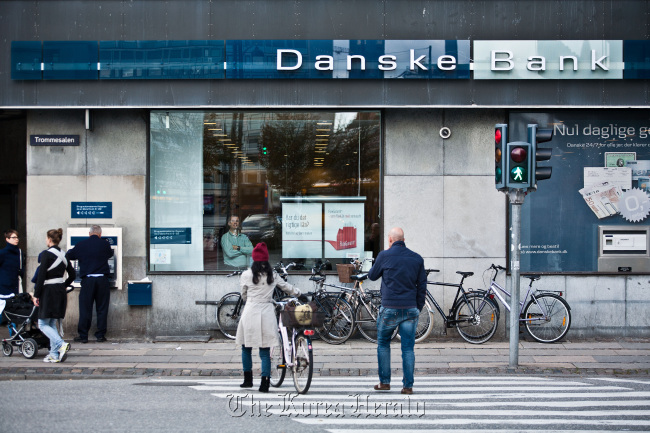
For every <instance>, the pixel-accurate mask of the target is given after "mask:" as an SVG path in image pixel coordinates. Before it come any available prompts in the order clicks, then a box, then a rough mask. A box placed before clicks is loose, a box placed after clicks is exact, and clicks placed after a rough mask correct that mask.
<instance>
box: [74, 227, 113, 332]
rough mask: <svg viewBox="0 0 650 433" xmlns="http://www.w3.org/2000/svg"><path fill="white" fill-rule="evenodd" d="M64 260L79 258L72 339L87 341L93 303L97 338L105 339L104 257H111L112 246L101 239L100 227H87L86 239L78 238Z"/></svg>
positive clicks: (106, 292) (107, 286) (106, 285)
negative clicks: (95, 313)
mask: <svg viewBox="0 0 650 433" xmlns="http://www.w3.org/2000/svg"><path fill="white" fill-rule="evenodd" d="M65 257H66V258H67V259H68V260H78V261H79V274H80V275H81V292H79V324H78V325H77V331H78V333H79V335H78V336H77V337H75V339H74V341H76V342H80V343H88V330H89V329H90V324H91V322H92V318H93V304H95V309H96V311H97V332H95V337H96V338H97V342H100V343H101V342H102V341H106V329H107V327H108V324H107V322H108V305H109V303H110V298H111V291H110V284H109V281H108V275H109V274H110V272H111V269H110V266H109V265H108V259H110V258H111V257H113V249H112V248H111V245H110V244H109V243H108V241H107V240H106V239H102V228H101V227H100V226H98V225H93V226H91V227H90V232H89V236H88V239H84V240H82V241H81V242H78V243H77V244H76V245H75V246H74V248H71V249H70V250H68V252H67V253H66V255H65Z"/></svg>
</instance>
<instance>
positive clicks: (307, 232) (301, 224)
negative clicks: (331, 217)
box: [282, 203, 323, 258]
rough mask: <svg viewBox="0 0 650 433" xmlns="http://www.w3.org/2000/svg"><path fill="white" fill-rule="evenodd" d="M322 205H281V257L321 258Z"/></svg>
mask: <svg viewBox="0 0 650 433" xmlns="http://www.w3.org/2000/svg"><path fill="white" fill-rule="evenodd" d="M322 221H323V205H322V204H321V203H285V204H283V205H282V257H292V258H303V257H304V258H321V257H322V245H323V222H322Z"/></svg>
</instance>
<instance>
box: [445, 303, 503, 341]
mask: <svg viewBox="0 0 650 433" xmlns="http://www.w3.org/2000/svg"><path fill="white" fill-rule="evenodd" d="M454 318H455V320H456V330H457V331H458V333H459V334H460V336H461V337H463V339H464V340H465V341H467V342H468V343H472V344H480V343H485V342H486V341H488V340H489V339H490V338H492V336H493V335H494V333H495V332H496V330H497V324H498V322H499V313H498V312H497V309H496V307H495V306H494V302H493V301H491V300H489V299H487V298H484V296H483V295H479V294H476V293H474V294H471V293H470V294H467V300H465V298H461V299H460V301H458V304H457V305H456V308H455V315H454Z"/></svg>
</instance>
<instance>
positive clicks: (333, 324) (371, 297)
mask: <svg viewBox="0 0 650 433" xmlns="http://www.w3.org/2000/svg"><path fill="white" fill-rule="evenodd" d="M366 260H372V259H364V261H366ZM353 263H354V264H355V265H356V266H357V267H360V266H361V265H362V264H363V262H358V261H355V260H353ZM325 265H326V263H323V264H321V265H319V266H315V267H314V268H312V277H311V278H310V280H312V281H314V282H315V283H316V285H317V290H316V292H314V293H312V297H314V295H315V296H316V298H318V297H319V296H323V297H325V296H327V297H328V299H335V300H336V304H333V305H335V306H337V307H338V309H337V310H332V311H330V310H329V309H328V308H327V306H326V305H323V311H324V312H325V314H326V315H327V316H328V319H326V323H328V324H329V328H328V327H327V325H326V326H325V328H324V329H316V331H317V332H318V334H319V336H321V338H323V340H325V341H326V342H330V343H332V344H341V343H344V342H345V341H347V340H348V339H349V338H350V337H351V336H352V334H353V333H354V331H355V330H359V332H360V333H361V335H362V336H363V337H364V338H365V339H367V340H368V341H371V342H373V343H376V342H377V317H378V316H379V308H380V307H381V293H380V292H379V290H364V288H363V281H364V280H366V279H367V278H368V273H367V272H366V273H361V274H357V275H351V276H350V280H351V281H354V286H353V287H352V288H350V287H346V286H340V285H336V284H329V283H326V282H325V280H326V277H325V275H324V274H323V273H322V269H323V267H324V266H325ZM324 287H330V288H333V289H336V290H337V291H338V294H337V293H336V292H332V291H325V289H324ZM315 301H316V300H315ZM340 301H345V302H340ZM333 302H334V301H333ZM317 303H318V302H317ZM345 304H348V305H349V306H350V307H351V309H352V310H353V311H354V312H353V313H352V314H349V311H350V310H348V308H347V306H345ZM335 312H336V317H334V313H335ZM328 320H329V321H328ZM331 330H334V331H335V332H334V333H333V332H331ZM323 335H324V336H325V337H323Z"/></svg>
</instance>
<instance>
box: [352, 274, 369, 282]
mask: <svg viewBox="0 0 650 433" xmlns="http://www.w3.org/2000/svg"><path fill="white" fill-rule="evenodd" d="M366 278H368V273H367V272H366V273H363V274H357V275H350V279H351V280H354V281H363V280H365V279H366Z"/></svg>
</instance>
